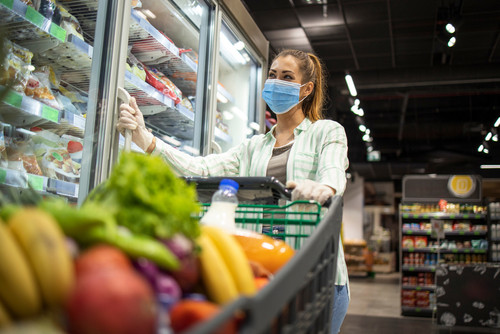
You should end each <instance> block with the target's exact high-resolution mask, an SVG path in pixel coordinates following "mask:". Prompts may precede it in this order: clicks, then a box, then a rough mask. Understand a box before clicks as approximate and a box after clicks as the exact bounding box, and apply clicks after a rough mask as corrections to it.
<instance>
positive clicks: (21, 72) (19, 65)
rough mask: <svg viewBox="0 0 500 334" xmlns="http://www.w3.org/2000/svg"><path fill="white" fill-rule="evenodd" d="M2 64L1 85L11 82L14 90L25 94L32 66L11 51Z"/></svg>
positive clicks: (0, 70)
mask: <svg viewBox="0 0 500 334" xmlns="http://www.w3.org/2000/svg"><path fill="white" fill-rule="evenodd" d="M0 66H1V67H2V68H1V69H0V85H6V84H8V83H10V84H11V85H12V89H13V90H15V91H17V92H19V93H23V94H24V90H25V89H26V85H27V83H28V78H29V76H30V74H31V69H32V66H31V65H28V64H26V63H25V62H24V61H23V60H22V59H21V58H19V57H18V56H16V55H15V54H13V53H10V52H9V53H7V56H6V57H5V60H4V61H3V63H1V65H0Z"/></svg>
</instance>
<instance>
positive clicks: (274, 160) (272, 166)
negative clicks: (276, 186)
mask: <svg viewBox="0 0 500 334" xmlns="http://www.w3.org/2000/svg"><path fill="white" fill-rule="evenodd" d="M293 143H294V141H293V140H292V141H291V142H289V143H288V144H285V145H283V146H280V147H274V148H273V155H272V156H271V160H269V164H268V165H267V173H266V175H267V176H274V177H275V178H277V179H278V180H279V181H280V182H281V183H283V184H286V164H287V161H288V156H289V155H290V149H291V148H292V145H293Z"/></svg>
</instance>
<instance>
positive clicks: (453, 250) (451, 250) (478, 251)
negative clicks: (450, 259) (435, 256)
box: [439, 248, 488, 254]
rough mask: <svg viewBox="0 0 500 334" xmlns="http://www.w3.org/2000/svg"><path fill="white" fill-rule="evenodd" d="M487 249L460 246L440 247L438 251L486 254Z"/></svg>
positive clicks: (443, 252) (444, 252)
mask: <svg viewBox="0 0 500 334" xmlns="http://www.w3.org/2000/svg"><path fill="white" fill-rule="evenodd" d="M487 251H488V250H487V249H470V248H461V249H441V250H440V251H439V252H440V253H441V254H486V252H487Z"/></svg>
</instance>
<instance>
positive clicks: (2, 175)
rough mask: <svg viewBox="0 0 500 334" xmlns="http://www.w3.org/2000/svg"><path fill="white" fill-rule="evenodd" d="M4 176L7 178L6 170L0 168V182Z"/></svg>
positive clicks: (1, 182)
mask: <svg viewBox="0 0 500 334" xmlns="http://www.w3.org/2000/svg"><path fill="white" fill-rule="evenodd" d="M6 178H7V171H6V170H5V169H3V168H0V184H4V183H5V179H6Z"/></svg>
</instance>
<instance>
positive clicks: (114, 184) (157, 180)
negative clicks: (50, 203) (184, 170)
mask: <svg viewBox="0 0 500 334" xmlns="http://www.w3.org/2000/svg"><path fill="white" fill-rule="evenodd" d="M92 202H98V203H99V204H101V205H103V206H104V207H105V208H106V209H108V210H110V212H111V213H112V214H113V215H114V217H115V220H116V222H117V224H118V225H122V226H125V227H127V228H128V229H129V230H130V231H132V232H133V233H138V234H143V235H149V236H153V237H155V238H161V239H163V238H170V237H172V236H173V235H175V234H177V233H181V234H184V235H185V236H186V237H188V238H190V239H194V238H196V237H197V236H198V235H199V234H200V229H199V225H198V220H197V219H195V218H194V216H195V215H196V214H197V213H198V212H199V211H200V205H199V203H198V201H197V195H196V189H195V187H194V185H188V184H187V183H186V182H185V181H184V180H183V179H180V178H179V177H177V176H176V175H175V174H174V173H173V172H172V170H171V169H170V167H169V166H168V165H167V164H166V163H165V162H164V161H163V160H162V159H161V158H160V157H156V156H150V155H144V154H138V153H122V154H121V156H120V159H119V161H118V163H117V164H116V165H115V167H114V168H113V171H112V172H111V175H110V177H109V179H108V180H106V181H105V182H103V183H102V184H100V185H99V186H98V187H96V188H95V189H94V190H93V191H92V192H91V193H90V194H89V196H88V198H87V199H86V202H85V203H84V204H83V206H85V205H87V203H92Z"/></svg>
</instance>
